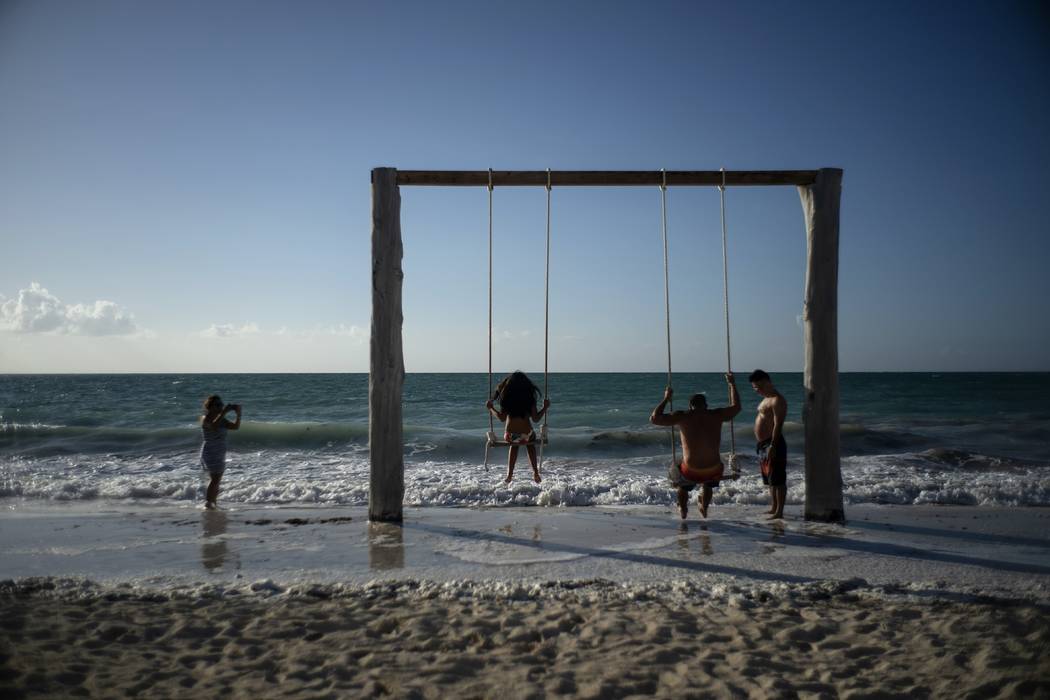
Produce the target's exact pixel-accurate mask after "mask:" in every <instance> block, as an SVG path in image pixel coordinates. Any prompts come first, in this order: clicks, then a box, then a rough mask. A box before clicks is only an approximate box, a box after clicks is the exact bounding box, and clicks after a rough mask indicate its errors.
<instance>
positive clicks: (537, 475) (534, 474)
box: [532, 469, 540, 484]
mask: <svg viewBox="0 0 1050 700" xmlns="http://www.w3.org/2000/svg"><path fill="white" fill-rule="evenodd" d="M532 480H533V481H535V482H536V483H537V484H538V483H540V470H539V469H533V470H532Z"/></svg>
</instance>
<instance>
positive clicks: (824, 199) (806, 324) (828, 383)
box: [798, 168, 846, 522]
mask: <svg viewBox="0 0 1050 700" xmlns="http://www.w3.org/2000/svg"><path fill="white" fill-rule="evenodd" d="M798 193H799V197H800V198H801V199H802V210H803V212H804V214H805V218H806V250H807V255H806V291H805V301H804V306H803V310H802V321H803V342H804V349H805V371H804V374H803V380H802V381H803V386H804V389H805V398H804V403H803V407H802V420H803V423H804V424H805V426H804V428H805V438H806V448H805V459H806V504H805V513H804V514H805V518H806V520H820V521H824V522H845V519H846V514H845V510H844V509H843V503H842V465H841V462H840V459H839V348H838V277H839V200H840V198H841V194H842V171H841V170H839V169H837V168H823V169H821V170H820V171H818V173H817V178H816V181H815V182H814V183H813V184H812V185H806V186H803V187H799V188H798Z"/></svg>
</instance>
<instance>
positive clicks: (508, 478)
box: [503, 474, 514, 484]
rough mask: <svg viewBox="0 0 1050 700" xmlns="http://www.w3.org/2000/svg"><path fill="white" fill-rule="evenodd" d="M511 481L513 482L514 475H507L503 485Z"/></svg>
mask: <svg viewBox="0 0 1050 700" xmlns="http://www.w3.org/2000/svg"><path fill="white" fill-rule="evenodd" d="M513 480H514V475H513V474H507V478H506V479H504V480H503V483H504V484H509V483H510V482H511V481H513Z"/></svg>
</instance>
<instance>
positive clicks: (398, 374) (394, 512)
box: [368, 168, 405, 522]
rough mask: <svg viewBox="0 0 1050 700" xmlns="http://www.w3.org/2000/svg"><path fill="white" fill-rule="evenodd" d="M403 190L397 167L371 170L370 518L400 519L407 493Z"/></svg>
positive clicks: (394, 520)
mask: <svg viewBox="0 0 1050 700" xmlns="http://www.w3.org/2000/svg"><path fill="white" fill-rule="evenodd" d="M402 256H403V249H402V246H401V194H400V191H399V190H398V187H397V169H396V168H376V169H374V170H373V171H372V340H371V346H370V353H371V354H370V359H369V372H368V452H369V459H370V460H371V478H370V480H369V489H368V519H369V520H374V521H387V522H390V521H393V522H400V521H401V517H402V516H401V509H402V502H403V501H404V495H405V465H404V448H403V446H402V434H401V388H402V386H403V385H404V381H405V362H404V355H403V352H402V347H401V325H402V321H403V317H402V312H401V282H402V280H403V279H404V273H403V272H402V270H401V258H402Z"/></svg>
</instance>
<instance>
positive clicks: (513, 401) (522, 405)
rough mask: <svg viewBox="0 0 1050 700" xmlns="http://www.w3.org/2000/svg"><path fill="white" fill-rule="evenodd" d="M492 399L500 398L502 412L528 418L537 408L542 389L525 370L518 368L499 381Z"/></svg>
mask: <svg viewBox="0 0 1050 700" xmlns="http://www.w3.org/2000/svg"><path fill="white" fill-rule="evenodd" d="M492 399H493V400H494V401H495V400H497V399H498V400H499V409H500V412H501V413H506V414H507V415H509V416H513V417H514V418H528V417H529V416H531V415H532V413H533V412H534V411H535V410H536V403H537V402H538V401H539V399H540V390H539V389H538V388H537V387H536V385H535V384H533V383H532V380H531V379H529V378H528V376H526V374H525V373H524V372H522V371H520V370H517V371H515V372H514V373H513V374H511V375H510V376H509V377H507V378H506V379H504V380H503V381H502V382H500V383H499V387H498V388H497V389H496V393H495V394H494V395H493V397H492Z"/></svg>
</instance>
